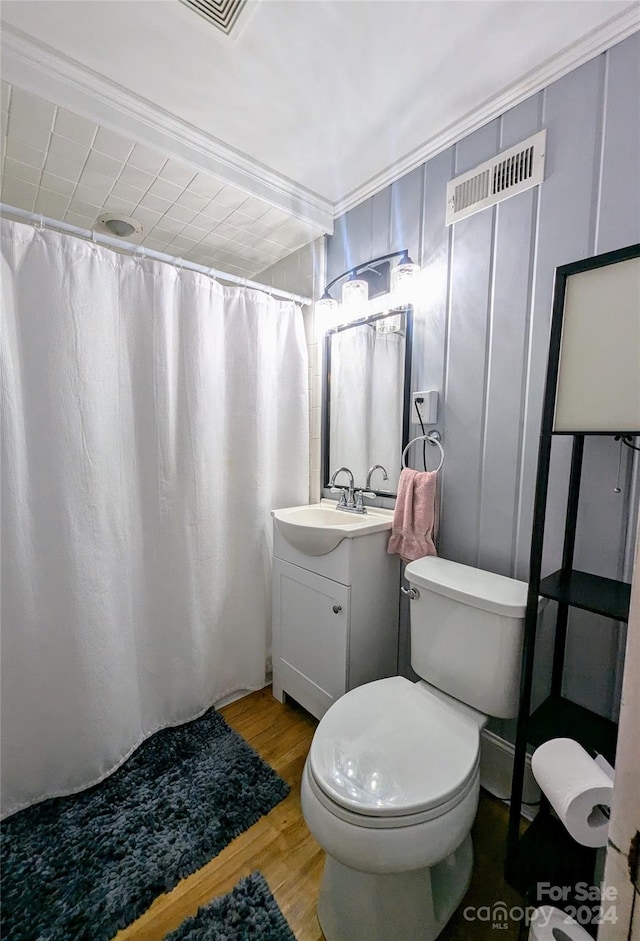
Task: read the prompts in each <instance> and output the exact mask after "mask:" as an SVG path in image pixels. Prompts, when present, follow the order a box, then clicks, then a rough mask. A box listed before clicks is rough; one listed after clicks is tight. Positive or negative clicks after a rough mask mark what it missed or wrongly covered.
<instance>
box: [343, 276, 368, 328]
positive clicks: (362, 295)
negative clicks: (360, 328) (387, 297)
mask: <svg viewBox="0 0 640 941" xmlns="http://www.w3.org/2000/svg"><path fill="white" fill-rule="evenodd" d="M368 300H369V285H368V284H367V282H366V281H363V280H362V278H356V277H353V276H352V277H350V278H349V280H348V281H345V282H344V284H343V285H342V307H343V322H345V323H346V322H348V321H349V320H357V319H358V318H359V317H365V316H366V314H367V302H368Z"/></svg>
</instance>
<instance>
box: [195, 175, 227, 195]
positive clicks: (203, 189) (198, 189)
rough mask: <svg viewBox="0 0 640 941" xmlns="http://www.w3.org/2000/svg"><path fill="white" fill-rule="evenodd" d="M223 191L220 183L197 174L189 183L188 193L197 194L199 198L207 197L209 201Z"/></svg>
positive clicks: (209, 177)
mask: <svg viewBox="0 0 640 941" xmlns="http://www.w3.org/2000/svg"><path fill="white" fill-rule="evenodd" d="M223 189H224V187H223V185H222V183H220V182H219V181H218V180H216V179H214V178H213V177H211V176H207V175H206V174H204V173H198V175H197V176H196V177H195V179H193V180H192V181H191V183H189V191H190V192H192V193H198V195H199V196H208V197H209V199H211V197H212V196H215V195H216V194H217V193H219V192H221V190H223Z"/></svg>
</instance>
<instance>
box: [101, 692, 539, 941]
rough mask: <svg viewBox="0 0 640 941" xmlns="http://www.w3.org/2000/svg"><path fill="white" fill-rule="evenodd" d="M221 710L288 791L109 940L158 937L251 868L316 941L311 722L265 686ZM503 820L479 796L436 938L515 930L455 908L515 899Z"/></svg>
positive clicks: (479, 937) (317, 859)
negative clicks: (463, 892)
mask: <svg viewBox="0 0 640 941" xmlns="http://www.w3.org/2000/svg"><path fill="white" fill-rule="evenodd" d="M221 712H222V714H223V715H224V717H225V719H226V720H227V722H228V723H229V725H231V726H232V727H233V728H234V729H236V731H237V732H239V733H240V734H241V735H242V736H243V737H244V738H245V739H246V740H247V741H248V742H249V743H250V744H251V745H252V747H253V748H255V750H256V751H257V752H258V753H259V754H260V755H262V757H263V758H264V759H265V761H267V762H269V764H270V765H271V766H272V767H273V768H275V770H276V771H277V772H278V773H279V774H280V775H281V776H282V777H283V778H284V779H285V780H286V781H288V783H289V784H290V785H291V793H290V794H289V796H288V797H287V798H286V799H285V800H284V801H282V802H281V803H280V804H278V806H277V807H275V808H274V809H273V810H272V811H271V813H269V814H268V815H267V816H266V817H262V818H261V819H260V820H259V821H258V822H257V823H256V824H254V825H253V827H251V829H249V830H247V831H246V832H245V833H243V834H241V835H240V836H239V837H237V838H236V839H235V840H233V842H232V843H231V844H230V845H229V846H227V847H226V848H225V849H224V850H223V851H222V852H221V853H220V854H219V855H218V856H216V857H215V858H214V859H212V860H211V862H210V863H208V864H207V865H206V866H204V867H203V868H202V869H200V870H198V872H195V873H194V874H193V875H191V876H189V877H188V878H187V879H183V880H182V882H180V883H179V884H178V885H177V886H176V888H175V889H174V890H173V891H172V892H169V893H168V894H166V895H162V896H160V897H159V898H158V899H156V901H155V902H154V903H153V905H152V906H151V907H150V908H149V909H148V911H147V912H145V914H144V915H142V917H141V918H139V919H138V921H136V922H134V923H133V924H132V925H130V926H129V927H128V928H126V929H124V930H123V931H120V932H119V933H118V934H117V936H116V939H115V941H161V939H163V938H164V937H165V935H166V934H167V933H168V932H170V931H173V930H174V929H175V928H177V927H178V925H180V924H181V923H182V922H183V921H184V919H185V918H186V917H187V916H188V915H193V914H195V912H196V911H197V910H198V907H199V906H201V905H205V904H206V903H207V902H209V901H210V900H211V899H212V898H215V897H216V896H219V895H224V894H225V893H226V892H228V891H229V890H230V889H231V888H232V887H233V886H234V885H235V884H236V883H237V882H238V880H239V879H241V878H242V877H243V876H245V875H247V874H248V873H250V872H253V871H254V870H256V869H258V870H259V871H260V872H261V873H262V875H263V876H264V877H265V879H266V880H267V882H268V883H269V887H270V889H271V891H272V893H273V895H274V896H275V898H276V900H277V902H278V904H279V906H280V908H281V909H282V912H283V914H284V915H285V917H286V919H287V921H288V922H289V924H290V926H291V929H292V931H293V932H294V934H295V936H296V938H297V941H323V934H322V932H321V930H320V926H319V925H318V920H317V918H316V914H315V906H316V899H317V895H318V890H319V886H320V880H321V876H322V868H323V863H324V858H323V853H322V850H321V849H320V847H319V846H318V844H317V843H316V842H315V840H314V839H313V838H312V837H311V836H310V834H309V832H308V830H307V828H306V826H305V823H304V820H303V818H302V814H301V811H300V778H301V774H302V769H303V766H304V762H305V758H306V756H307V752H308V750H309V746H310V744H311V739H312V737H313V733H314V731H315V727H316V725H317V722H316V720H315V719H313V718H312V717H311V716H310V715H309V714H308V713H306V712H305V711H304V710H303V709H302V708H301V707H299V706H297V705H296V704H295V703H292V702H288V703H287V704H285V705H284V706H283V705H281V704H280V703H278V702H277V701H276V700H275V699H274V698H273V696H272V695H271V690H270V689H268V688H267V689H264V690H260V691H259V692H257V693H252V694H251V695H249V696H247V697H245V698H244V699H241V700H239V701H238V702H235V703H232V704H231V705H230V706H227V707H225V708H224V709H222V710H221ZM506 821H507V810H506V808H505V806H504V805H503V804H501V803H500V802H499V801H496V800H494V799H493V798H491V797H489V796H488V795H483V797H482V798H481V802H480V809H479V812H478V817H477V820H476V823H475V825H474V830H473V836H474V849H475V856H476V859H475V864H474V875H473V881H472V884H471V887H470V889H469V892H468V894H467V897H466V898H465V902H464V904H463V905H462V906H461V907H460V909H459V910H458V912H457V913H456V915H454V917H453V919H452V920H451V921H450V922H449V924H448V925H447V927H446V928H445V930H444V931H443V932H442V934H441V935H440V939H441V941H489V939H492V941H495V939H496V938H497V937H499V938H500V941H517V939H518V928H517V926H516V924H515V923H514V922H513V921H511V920H509V921H508V922H507V923H506V925H505V927H504V928H503V929H502V930H499V931H496V930H495V929H494V927H493V924H492V922H491V921H486V920H484V917H483V916H484V914H485V912H484V911H482V912H480V915H481V916H482V918H481V919H477V918H476V919H475V920H469V918H465V917H464V914H463V913H464V909H465V907H466V906H473V907H474V908H475V909H478V908H479V907H480V906H485V907H486V906H489V907H491V906H493V905H494V904H495V903H496V902H498V901H503V902H504V903H505V904H506V907H507V909H511V908H512V907H513V906H519V905H520V904H521V900H520V897H519V896H518V895H517V894H516V893H515V892H514V891H513V890H512V889H510V888H509V887H508V886H506V885H505V884H504V881H503V879H502V872H501V868H502V846H503V843H504V835H505V831H506ZM389 941H403V939H401V938H389Z"/></svg>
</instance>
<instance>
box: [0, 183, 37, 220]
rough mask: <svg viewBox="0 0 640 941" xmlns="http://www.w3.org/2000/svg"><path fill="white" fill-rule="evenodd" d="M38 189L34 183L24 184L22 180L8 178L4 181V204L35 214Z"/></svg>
mask: <svg viewBox="0 0 640 941" xmlns="http://www.w3.org/2000/svg"><path fill="white" fill-rule="evenodd" d="M37 193H38V187H37V186H35V185H34V184H33V183H24V182H23V181H22V180H13V179H11V178H9V177H7V176H5V177H4V179H3V181H2V202H3V203H8V204H9V205H10V206H17V207H18V209H26V210H27V212H33V207H34V205H35V201H36V195H37Z"/></svg>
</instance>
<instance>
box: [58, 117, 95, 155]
mask: <svg viewBox="0 0 640 941" xmlns="http://www.w3.org/2000/svg"><path fill="white" fill-rule="evenodd" d="M53 130H54V132H55V133H56V134H59V135H60V136H61V137H67V138H68V139H69V140H74V141H77V143H78V144H84V145H85V147H90V146H91V142H92V141H93V138H94V137H95V135H96V131H97V130H98V126H97V124H94V123H93V121H88V120H87V118H82V117H80V115H79V114H74V113H73V112H72V111H67V109H66V108H58V112H57V114H56V120H55V124H54V126H53Z"/></svg>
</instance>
